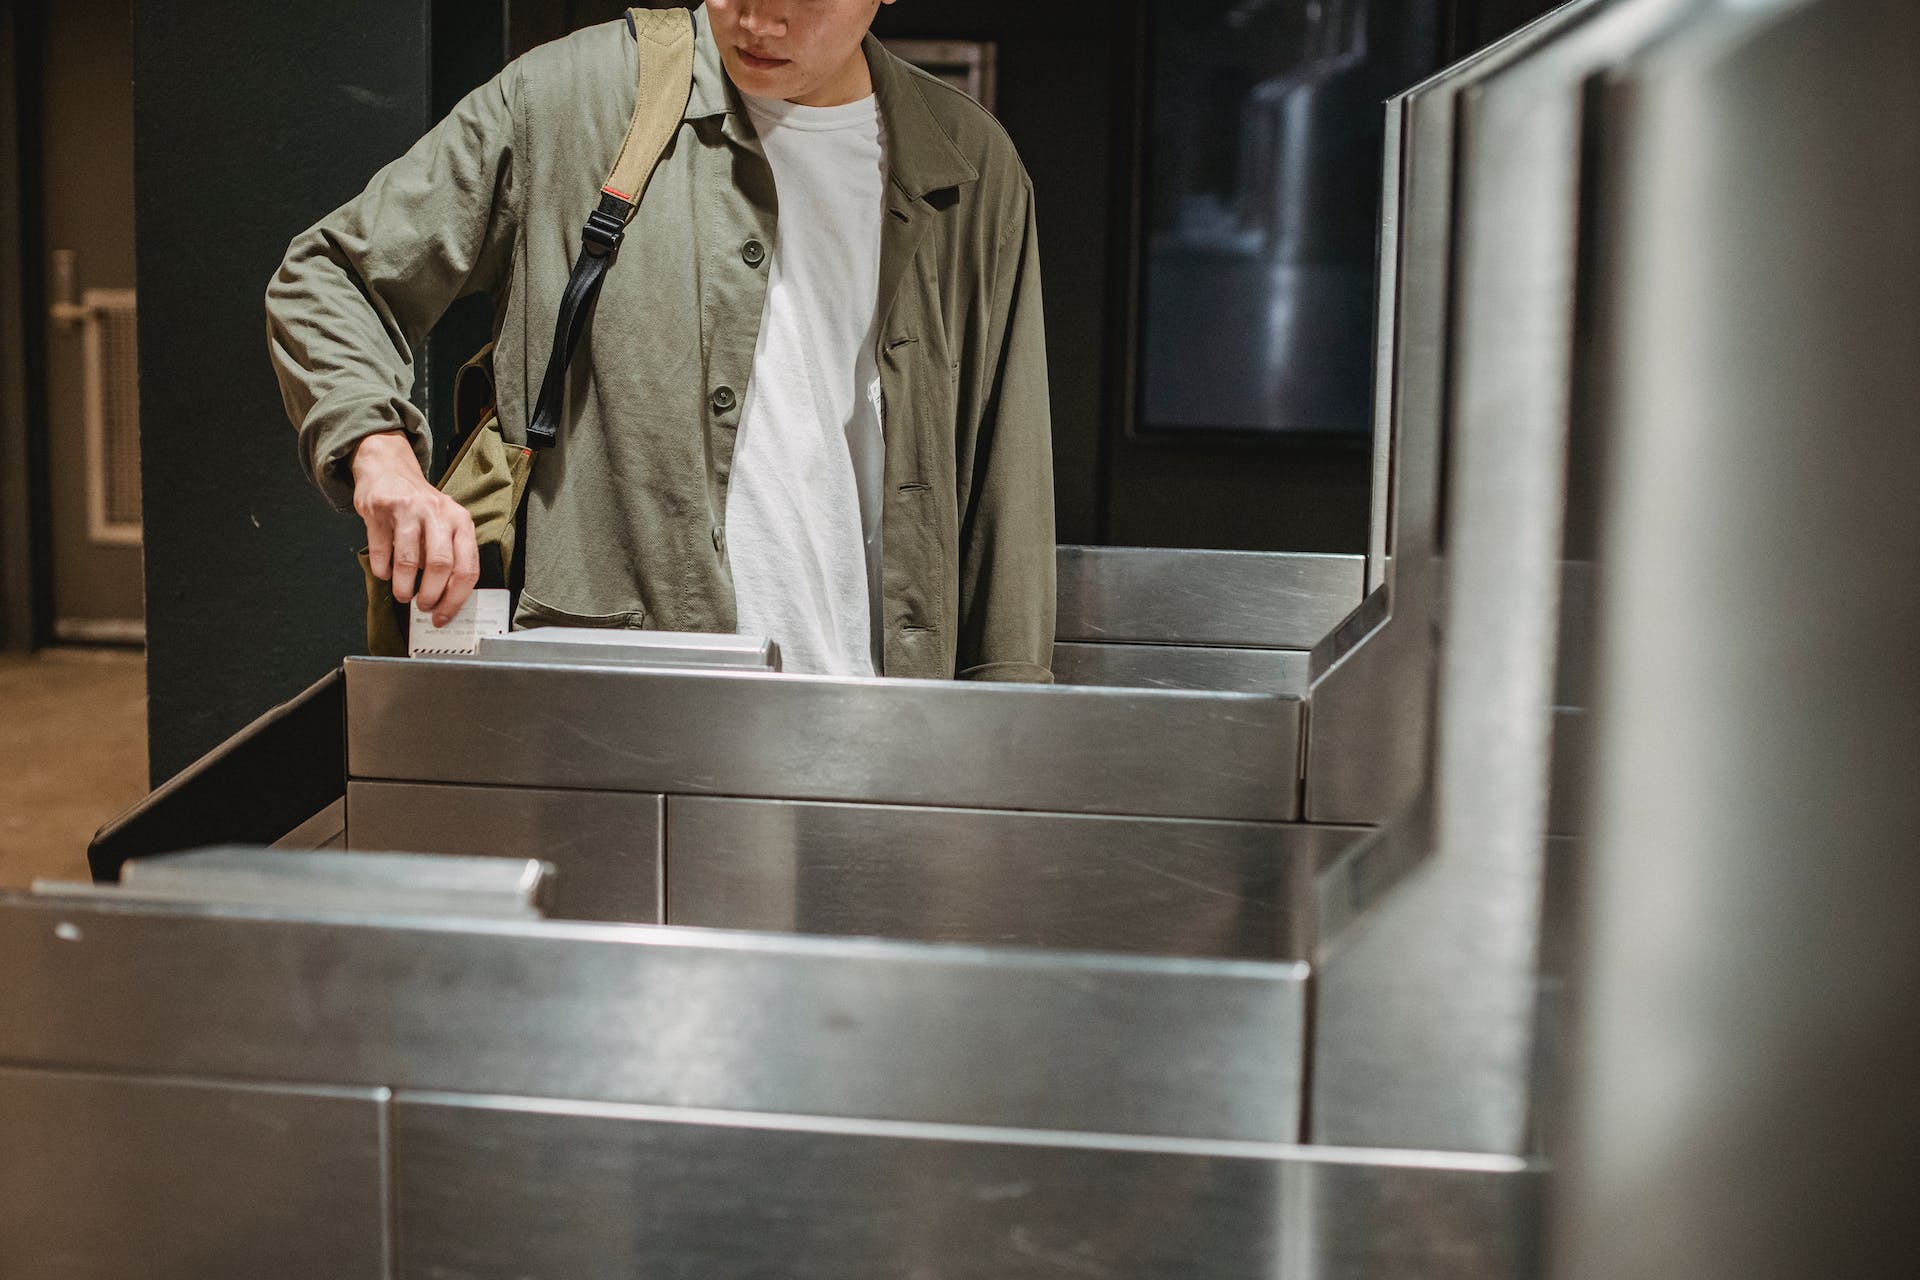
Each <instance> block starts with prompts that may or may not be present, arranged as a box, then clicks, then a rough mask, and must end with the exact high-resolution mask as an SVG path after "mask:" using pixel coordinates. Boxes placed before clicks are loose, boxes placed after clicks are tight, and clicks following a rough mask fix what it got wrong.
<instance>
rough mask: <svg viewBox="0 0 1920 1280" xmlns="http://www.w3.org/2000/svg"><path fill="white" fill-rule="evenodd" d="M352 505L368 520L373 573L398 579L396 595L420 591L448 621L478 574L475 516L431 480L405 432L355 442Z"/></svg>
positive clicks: (404, 598)
mask: <svg viewBox="0 0 1920 1280" xmlns="http://www.w3.org/2000/svg"><path fill="white" fill-rule="evenodd" d="M353 509H354V510H355V511H357V512H359V513H360V518H361V519H362V520H364V521H366V525H367V557H368V559H370V560H371V561H372V562H373V573H374V576H375V577H377V578H384V579H390V580H391V581H392V583H393V598H394V599H395V600H398V601H399V602H400V603H401V604H406V603H407V602H408V601H409V600H415V599H416V598H417V600H418V602H419V605H420V608H421V610H422V611H426V610H432V612H433V621H434V624H435V625H436V626H442V627H444V626H445V625H447V622H448V621H449V620H450V619H451V618H452V617H453V615H454V614H456V613H458V612H460V606H461V605H463V604H465V603H466V602H467V596H468V595H469V594H470V593H471V592H472V591H473V584H474V583H476V582H478V581H479V580H480V551H479V548H478V546H477V545H476V544H475V542H474V537H473V516H472V515H470V514H469V513H468V512H467V509H466V508H465V507H463V506H461V505H460V504H459V503H457V502H455V501H454V500H453V499H452V498H449V497H448V496H447V495H446V494H444V493H441V492H440V491H439V490H438V489H436V488H434V487H433V486H432V485H430V484H428V483H427V478H426V476H424V475H422V474H421V472H420V463H419V460H418V459H416V458H415V457H414V456H413V446H412V444H410V443H409V442H408V441H407V434H406V432H404V431H383V432H381V433H379V434H378V435H371V436H368V437H367V438H366V439H364V440H362V441H361V442H360V446H359V447H358V448H357V449H355V450H354V453H353ZM416 576H417V577H418V580H419V581H418V585H417V586H416V584H415V578H416Z"/></svg>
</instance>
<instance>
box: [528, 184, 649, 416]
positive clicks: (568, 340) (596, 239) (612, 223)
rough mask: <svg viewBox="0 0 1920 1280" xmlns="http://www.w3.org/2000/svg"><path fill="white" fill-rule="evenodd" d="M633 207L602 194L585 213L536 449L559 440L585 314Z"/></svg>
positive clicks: (556, 331) (544, 384)
mask: <svg viewBox="0 0 1920 1280" xmlns="http://www.w3.org/2000/svg"><path fill="white" fill-rule="evenodd" d="M631 212H632V209H631V206H629V205H628V204H627V203H626V202H625V201H624V200H621V199H620V198H619V197H617V196H614V195H612V194H611V193H604V194H602V195H601V197H600V207H599V208H597V209H595V210H594V211H593V212H592V213H591V214H589V215H588V217H587V225H586V229H585V230H584V231H582V232H581V236H580V239H581V244H580V256H579V257H577V258H575V259H574V261H573V274H572V275H571V276H569V277H568V278H567V288H566V292H565V293H563V294H561V295H560V314H559V317H558V318H557V319H556V320H555V322H554V326H553V352H552V354H550V355H549V356H548V357H547V374H546V377H544V378H542V379H541V380H540V399H539V400H538V401H537V402H535V404H534V410H533V421H531V422H529V423H528V424H527V445H528V447H529V448H533V449H551V448H552V447H553V446H554V445H555V444H557V443H559V440H560V411H561V410H562V409H563V408H564V407H565V405H566V398H567V366H568V365H569V364H571V363H572V362H573V353H574V350H575V349H576V348H578V347H579V345H580V335H581V334H582V333H585V332H586V328H587V318H588V317H589V316H590V315H592V314H593V303H594V299H596V298H598V297H599V296H600V286H601V285H603V284H605V283H606V279H607V269H608V268H609V267H611V266H612V265H613V260H614V258H616V257H617V256H619V253H620V238H621V237H622V236H623V235H624V234H625V233H626V226H627V218H628V217H629V216H630V215H631Z"/></svg>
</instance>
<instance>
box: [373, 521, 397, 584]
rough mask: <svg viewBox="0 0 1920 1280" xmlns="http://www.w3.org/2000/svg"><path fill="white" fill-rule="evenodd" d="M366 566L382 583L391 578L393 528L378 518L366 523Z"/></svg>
mask: <svg viewBox="0 0 1920 1280" xmlns="http://www.w3.org/2000/svg"><path fill="white" fill-rule="evenodd" d="M367 564H368V566H369V567H371V568H372V569H373V576H374V577H376V578H379V579H380V580H381V581H383V582H384V581H385V580H386V579H388V578H391V577H392V576H393V526H392V524H391V523H390V522H388V521H385V520H381V519H379V518H378V517H375V518H371V519H369V520H368V521H367Z"/></svg>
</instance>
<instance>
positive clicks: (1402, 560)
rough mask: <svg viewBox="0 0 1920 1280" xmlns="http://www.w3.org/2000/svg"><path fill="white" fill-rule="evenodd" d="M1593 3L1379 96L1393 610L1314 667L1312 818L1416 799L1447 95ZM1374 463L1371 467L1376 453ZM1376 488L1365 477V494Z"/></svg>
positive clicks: (1539, 44)
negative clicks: (1385, 205)
mask: <svg viewBox="0 0 1920 1280" xmlns="http://www.w3.org/2000/svg"><path fill="white" fill-rule="evenodd" d="M1604 3H1606V0H1575V2H1574V3H1570V4H1565V5H1562V6H1561V7H1559V8H1557V9H1554V10H1552V11H1551V12H1549V13H1547V14H1546V15H1544V16H1543V17H1540V18H1538V19H1536V20H1534V21H1533V22H1531V23H1529V24H1527V25H1526V26H1524V27H1522V28H1520V29H1519V30H1518V31H1515V32H1513V33H1512V34H1510V35H1508V36H1506V37H1505V38H1504V39H1501V40H1499V41H1496V42H1494V43H1493V44H1491V45H1488V46H1487V47H1486V48H1484V49H1482V50H1480V51H1479V52H1477V53H1474V54H1471V55H1469V56H1468V57H1466V58H1463V59H1461V60H1460V61H1459V62H1456V63H1454V64H1453V65H1452V66H1450V67H1448V68H1446V69H1445V70H1443V71H1441V72H1440V73H1439V74H1437V75H1435V76H1433V77H1432V78H1430V79H1428V80H1426V81H1424V82H1423V83H1421V84H1419V85H1416V86H1415V87H1414V88H1412V89H1410V90H1408V91H1407V92H1406V93H1404V94H1402V95H1400V96H1399V97H1397V98H1396V99H1394V100H1393V101H1392V102H1391V103H1389V105H1388V119H1389V122H1390V124H1392V125H1394V126H1395V127H1396V129H1397V132H1396V135H1395V136H1396V139H1397V142H1398V145H1399V164H1398V170H1397V173H1396V175H1395V177H1396V181H1394V182H1393V183H1392V184H1390V185H1389V186H1388V188H1387V190H1388V191H1389V192H1390V193H1391V194H1392V195H1393V198H1394V206H1393V210H1392V215H1391V221H1392V228H1393V236H1392V238H1391V241H1390V242H1389V241H1387V240H1383V241H1382V248H1383V252H1385V251H1386V246H1387V245H1388V244H1389V243H1391V245H1392V246H1393V254H1394V256H1393V267H1394V269H1393V278H1392V288H1393V311H1392V313H1391V332H1390V334H1388V333H1382V334H1381V335H1380V338H1379V341H1380V345H1381V346H1382V347H1384V348H1385V349H1386V350H1388V351H1390V352H1391V356H1390V358H1389V357H1388V356H1387V355H1385V354H1382V355H1380V356H1379V357H1378V358H1377V364H1376V374H1377V376H1376V380H1375V387H1376V391H1375V397H1376V405H1375V416H1374V436H1375V440H1376V443H1377V442H1378V441H1379V440H1381V439H1382V438H1386V439H1388V440H1389V441H1390V444H1389V451H1388V458H1387V459H1386V462H1387V465H1388V469H1389V476H1388V479H1387V482H1386V488H1387V493H1388V498H1387V509H1386V512H1385V514H1384V517H1381V516H1380V515H1379V514H1378V513H1377V512H1376V517H1375V522H1376V524H1379V523H1380V522H1381V520H1382V519H1384V529H1383V530H1381V531H1380V532H1379V533H1376V534H1375V535H1373V536H1375V537H1376V538H1377V537H1379V536H1380V534H1381V533H1383V534H1384V544H1383V546H1381V547H1380V548H1378V549H1376V550H1375V552H1374V554H1377V555H1384V556H1385V557H1387V558H1388V566H1387V568H1388V571H1387V572H1386V573H1384V574H1381V575H1379V577H1380V580H1381V581H1385V582H1387V583H1389V584H1390V586H1391V588H1392V590H1391V596H1390V598H1391V603H1392V616H1391V617H1390V619H1389V620H1388V621H1387V622H1386V623H1384V624H1383V625H1381V626H1379V627H1378V628H1376V629H1375V630H1374V632H1373V634H1372V635H1370V636H1369V637H1368V638H1367V639H1366V641H1365V642H1364V643H1362V644H1361V645H1359V646H1358V647H1357V648H1356V649H1355V650H1353V651H1352V652H1350V653H1348V654H1347V655H1346V656H1345V658H1344V659H1343V660H1342V661H1340V662H1338V663H1336V664H1334V665H1332V666H1331V667H1330V669H1328V670H1327V671H1326V672H1325V673H1324V674H1316V677H1315V681H1314V688H1313V715H1312V716H1311V718H1310V719H1309V722H1308V726H1307V729H1308V734H1309V742H1308V746H1307V770H1306V786H1305V789H1304V790H1305V802H1304V809H1303V812H1304V814H1305V815H1306V817H1307V818H1308V819H1309V820H1310V821H1314V822H1357V823H1379V822H1383V821H1385V820H1387V819H1388V818H1389V817H1390V816H1391V815H1393V814H1395V813H1397V812H1399V811H1400V810H1401V809H1402V808H1404V807H1405V806H1406V805H1408V804H1410V803H1412V802H1413V800H1414V797H1415V794H1416V792H1417V791H1418V790H1419V788H1420V787H1421V786H1422V785H1423V782H1424V779H1425V776H1426V771H1427V768H1428V763H1429V756H1428V753H1429V751H1430V749H1431V737H1432V733H1433V726H1432V723H1431V718H1432V708H1433V701H1434V692H1433V688H1434V680H1435V678H1436V663H1437V656H1436V654H1435V646H1434V633H1435V629H1436V627H1437V625H1438V621H1439V619H1438V608H1439V604H1438V601H1439V598H1440V595H1439V593H1440V583H1439V579H1438V576H1437V571H1436V569H1435V567H1434V565H1433V563H1432V562H1433V558H1434V556H1435V555H1436V553H1437V552H1438V550H1439V547H1438V542H1437V539H1438V536H1439V520H1440V490H1441V482H1442V477H1441V459H1442V457H1443V456H1444V454H1445V450H1444V449H1443V445H1442V438H1443V436H1445V435H1446V433H1447V432H1448V431H1449V430H1450V429H1453V428H1456V427H1457V426H1458V422H1457V421H1456V420H1454V419H1450V418H1449V416H1448V403H1449V397H1450V395H1451V380H1452V369H1451V367H1450V363H1449V351H1450V343H1451V341H1452V339H1451V332H1452V329H1453V327H1454V321H1455V315H1456V309H1455V298H1454V290H1455V280H1456V274H1457V270H1458V263H1457V262H1456V260H1455V259H1456V242H1457V239H1458V234H1459V229H1458V228H1456V226H1455V222H1454V218H1455V203H1456V202H1455V185H1456V175H1455V173H1454V167H1455V143H1456V129H1457V123H1456V106H1457V102H1458V99H1459V97H1460V95H1461V94H1462V93H1463V92H1464V91H1466V90H1469V89H1471V88H1472V86H1474V85H1476V84H1479V83H1481V82H1483V81H1484V80H1486V79H1487V78H1489V77H1491V76H1493V75H1495V74H1496V73H1498V72H1499V71H1501V70H1502V69H1504V68H1507V67H1510V66H1514V65H1516V64H1518V63H1521V62H1523V61H1525V60H1526V59H1527V58H1529V57H1530V56H1532V55H1533V54H1535V53H1536V52H1537V51H1538V50H1540V49H1541V48H1543V47H1545V46H1547V45H1549V44H1550V43H1552V41H1553V40H1554V39H1556V38H1557V37H1559V36H1560V35H1561V34H1563V33H1565V32H1566V31H1569V30H1571V29H1573V28H1575V27H1577V26H1578V25H1579V24H1580V23H1581V22H1583V21H1585V20H1586V19H1587V18H1588V17H1589V16H1590V15H1591V14H1592V13H1594V12H1595V11H1596V10H1597V9H1598V8H1599V7H1600V6H1601V5H1602V4H1604ZM1383 273H1384V267H1383ZM1385 287H1386V281H1385V280H1384V278H1383V281H1382V288H1383V290H1384V288H1385ZM1460 314H1463V315H1466V314H1471V313H1470V312H1467V311H1465V310H1464V309H1463V310H1462V311H1461V312H1460ZM1386 315H1387V313H1386V312H1384V311H1383V312H1382V316H1383V319H1382V321H1381V325H1382V327H1383V328H1384V327H1386V326H1387V323H1388V322H1387V321H1386V319H1385V318H1384V317H1385V316H1386ZM1389 340H1390V346H1389V345H1388V343H1389ZM1375 461H1376V468H1377V466H1378V465H1379V463H1380V461H1381V459H1380V457H1379V454H1378V453H1377V452H1376V455H1375ZM1379 487H1380V480H1379V477H1378V475H1377V474H1376V478H1375V492H1376V494H1377V493H1378V491H1379ZM1455 510H1456V513H1457V512H1458V508H1456V509H1455ZM1371 581H1372V580H1371V579H1370V582H1371Z"/></svg>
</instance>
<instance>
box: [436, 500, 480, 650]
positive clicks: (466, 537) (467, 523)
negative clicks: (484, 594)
mask: <svg viewBox="0 0 1920 1280" xmlns="http://www.w3.org/2000/svg"><path fill="white" fill-rule="evenodd" d="M478 581H480V548H479V546H478V544H477V543H475V541H474V537H473V517H472V516H471V515H468V514H467V512H466V509H465V508H461V509H460V510H459V511H458V513H457V514H456V515H455V517H454V524H453V575H452V576H451V577H449V578H448V579H447V589H446V592H445V593H444V594H442V595H441V597H440V607H439V608H438V609H435V610H434V613H433V621H434V623H435V625H437V626H442V627H444V626H446V625H447V623H448V622H449V621H450V620H451V619H452V618H453V615H454V614H456V613H458V612H460V606H461V605H464V604H465V603H466V602H467V597H468V595H470V594H472V592H473V584H474V583H476V582H478Z"/></svg>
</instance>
